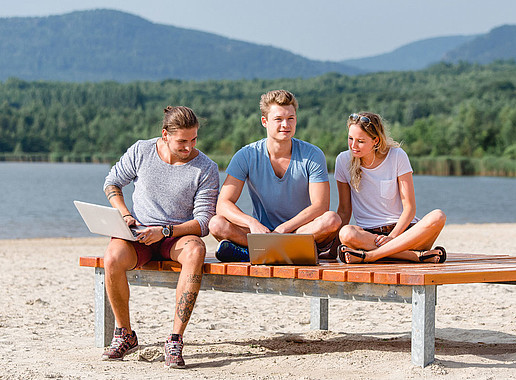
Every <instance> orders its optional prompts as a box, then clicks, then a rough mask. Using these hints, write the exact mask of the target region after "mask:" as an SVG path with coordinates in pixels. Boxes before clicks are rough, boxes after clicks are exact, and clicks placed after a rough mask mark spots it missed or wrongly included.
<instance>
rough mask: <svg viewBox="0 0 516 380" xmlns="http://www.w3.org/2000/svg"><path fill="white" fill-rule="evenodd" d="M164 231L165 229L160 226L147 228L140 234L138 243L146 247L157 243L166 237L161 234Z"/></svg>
mask: <svg viewBox="0 0 516 380" xmlns="http://www.w3.org/2000/svg"><path fill="white" fill-rule="evenodd" d="M162 230H163V227H160V226H155V227H147V228H145V229H144V230H141V231H140V233H139V234H138V242H140V243H143V244H145V245H151V244H154V243H157V242H158V241H160V240H161V239H163V237H164V236H163V233H162V232H161V231H162Z"/></svg>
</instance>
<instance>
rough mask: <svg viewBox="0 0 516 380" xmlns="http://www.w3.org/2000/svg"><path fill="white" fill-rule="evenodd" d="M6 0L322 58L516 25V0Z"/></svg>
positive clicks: (10, 12) (33, 10)
mask: <svg viewBox="0 0 516 380" xmlns="http://www.w3.org/2000/svg"><path fill="white" fill-rule="evenodd" d="M0 5H1V6H0V17H28V16H31V17H32V16H36V17H40V16H49V15H59V14H65V13H69V12H72V11H77V10H87V9H99V8H103V9H116V10H120V11H123V12H127V13H131V14H134V15H138V16H141V17H143V18H145V19H147V20H149V21H151V22H154V23H158V24H167V25H174V26H177V27H182V28H187V29H195V30H201V31H205V32H209V33H215V34H218V35H221V36H224V37H229V38H232V39H235V40H242V41H247V42H253V43H258V44H262V45H271V46H274V47H278V48H282V49H285V50H289V51H291V52H293V53H296V54H300V55H302V56H304V57H307V58H311V59H316V60H323V61H325V60H329V61H339V60H344V59H350V58H363V57H369V56H374V55H378V54H382V53H387V52H390V51H392V50H394V49H396V48H398V47H401V46H403V45H405V44H407V43H411V42H414V41H418V40H422V39H426V38H432V37H442V36H452V35H474V34H482V33H487V32H489V31H490V30H491V29H493V28H495V27H497V26H501V25H504V24H511V25H516V1H515V0H354V1H351V0H311V1H310V0H284V1H278V0H260V1H257V0H145V1H142V0H123V1H122V0H86V1H84V0H28V1H26V0H18V1H13V0H2V1H1V4H0Z"/></svg>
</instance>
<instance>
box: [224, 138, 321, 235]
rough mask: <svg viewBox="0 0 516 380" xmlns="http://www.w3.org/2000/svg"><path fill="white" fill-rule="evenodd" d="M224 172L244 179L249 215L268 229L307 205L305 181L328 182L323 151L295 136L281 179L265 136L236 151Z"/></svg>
mask: <svg viewBox="0 0 516 380" xmlns="http://www.w3.org/2000/svg"><path fill="white" fill-rule="evenodd" d="M226 173H227V174H228V175H230V176H232V177H235V178H236V179H239V180H240V181H244V182H245V181H247V187H248V190H249V195H250V197H251V201H252V203H253V217H254V218H256V219H257V220H258V221H259V222H260V223H262V224H263V225H264V226H266V227H267V228H269V229H270V230H271V231H272V230H274V229H275V228H276V227H277V226H279V225H280V224H282V223H284V222H285V221H287V220H289V219H292V218H293V217H294V216H296V215H297V214H298V213H299V212H301V211H302V210H303V209H305V208H307V207H308V206H310V205H311V202H310V195H309V193H308V184H309V183H316V182H327V181H328V169H327V167H326V158H325V157H324V153H323V151H322V150H321V149H320V148H318V147H316V146H315V145H312V144H310V143H307V142H305V141H302V140H299V139H295V138H293V139H292V157H291V159H290V164H289V166H288V169H287V171H286V172H285V174H284V175H283V177H282V178H278V177H277V176H276V174H275V173H274V170H273V168H272V164H271V162H270V159H269V152H268V151H267V139H266V138H265V139H262V140H259V141H256V142H254V143H251V144H249V145H246V146H244V147H243V148H241V149H240V150H239V151H238V152H236V153H235V155H234V156H233V158H232V159H231V162H230V163H229V165H228V167H227V169H226Z"/></svg>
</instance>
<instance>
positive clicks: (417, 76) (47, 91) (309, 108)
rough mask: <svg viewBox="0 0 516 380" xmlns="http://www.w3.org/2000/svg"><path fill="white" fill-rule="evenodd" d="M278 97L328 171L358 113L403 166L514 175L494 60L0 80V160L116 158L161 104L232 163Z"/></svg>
mask: <svg viewBox="0 0 516 380" xmlns="http://www.w3.org/2000/svg"><path fill="white" fill-rule="evenodd" d="M278 88H285V89H288V90H290V91H292V92H293V93H294V94H295V95H296V96H297V98H298V100H299V105H300V109H299V112H298V127H297V132H296V136H297V137H299V138H301V139H303V140H306V141H309V142H311V143H313V144H316V145H318V146H319V147H321V148H322V149H323V151H324V152H325V154H326V155H327V158H328V163H329V165H331V164H332V163H333V162H334V161H333V159H332V157H335V156H336V155H337V154H338V153H339V152H341V151H343V150H346V149H347V128H346V121H347V117H348V115H349V114H350V113H352V112H357V111H365V110H368V111H372V112H377V113H380V114H381V115H382V116H383V117H384V118H385V119H386V120H387V121H388V124H389V125H390V126H391V131H392V135H393V137H394V138H395V139H396V140H398V141H403V142H404V144H403V148H404V149H405V150H406V151H407V152H408V153H409V155H410V157H411V159H415V158H417V157H425V156H431V157H434V158H435V157H440V156H446V157H466V158H475V159H486V160H487V161H486V162H489V163H491V162H493V161H495V160H498V159H500V158H502V157H505V159H507V160H512V161H510V165H512V166H511V167H512V169H511V170H512V172H511V173H513V174H512V175H516V165H515V163H516V161H514V159H516V63H504V62H497V63H493V64H491V65H487V66H480V65H471V64H466V63H461V64H457V65H452V64H444V63H441V64H438V65H435V66H432V67H431V68H429V69H426V70H422V71H417V72H390V73H376V74H367V75H361V76H356V77H348V76H344V75H340V74H325V75H323V76H320V77H316V78H309V79H304V80H303V79H278V80H257V79H256V80H238V81H205V82H197V81H177V80H166V81H162V82H134V83H128V84H121V83H115V82H102V83H82V84H79V83H57V82H42V81H38V82H25V81H21V80H19V79H9V80H7V81H5V82H3V83H0V159H1V158H2V156H3V157H4V159H10V158H9V157H11V159H12V158H14V159H20V158H21V159H23V157H29V156H30V154H38V153H43V155H41V157H43V156H44V157H43V158H42V159H51V160H56V161H60V160H68V161H69V160H75V159H80V160H85V161H103V160H106V159H107V160H111V159H115V158H117V157H118V156H119V155H120V154H121V153H123V152H124V151H125V150H126V149H127V148H128V147H129V146H130V145H131V144H133V143H134V142H135V141H136V140H137V139H146V138H150V137H153V136H158V135H159V133H160V130H161V120H162V117H163V108H164V107H165V106H167V105H185V106H189V107H191V108H193V110H194V111H195V112H196V114H197V115H198V116H199V117H200V118H201V120H202V126H201V129H200V131H199V145H198V146H199V148H200V149H201V150H203V151H204V152H205V153H207V154H209V155H210V156H211V157H216V156H219V157H220V156H224V157H231V155H232V154H233V153H234V152H236V151H237V150H238V149H239V148H241V147H242V146H243V145H245V144H247V143H249V142H251V141H254V140H257V139H260V138H262V137H264V136H265V131H264V128H263V127H262V126H261V124H260V112H259V106H258V103H259V99H260V95H261V94H262V93H264V92H266V91H268V90H271V89H278ZM25 154H26V155H25ZM16 157H17V158H16ZM219 162H220V161H219ZM507 162H509V161H507ZM460 165H463V164H462V163H461V164H460ZM503 165H505V164H503ZM461 170H462V169H461ZM468 170H469V169H468ZM504 170H505V169H504ZM466 172H467V171H466ZM508 172H510V171H505V173H508ZM469 173H470V174H471V172H469Z"/></svg>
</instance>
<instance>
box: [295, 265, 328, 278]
mask: <svg viewBox="0 0 516 380" xmlns="http://www.w3.org/2000/svg"><path fill="white" fill-rule="evenodd" d="M322 272H323V269H322V268H320V267H299V270H298V271H297V278H300V279H303V280H320V279H321V277H322Z"/></svg>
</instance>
